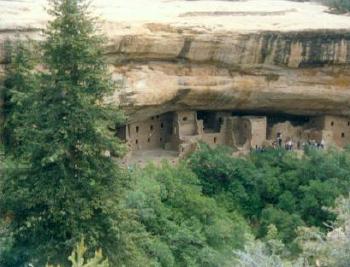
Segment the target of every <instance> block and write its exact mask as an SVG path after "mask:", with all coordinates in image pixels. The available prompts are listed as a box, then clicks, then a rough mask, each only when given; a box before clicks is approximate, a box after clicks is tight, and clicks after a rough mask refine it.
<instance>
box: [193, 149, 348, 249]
mask: <svg viewBox="0 0 350 267" xmlns="http://www.w3.org/2000/svg"><path fill="white" fill-rule="evenodd" d="M188 165H189V166H190V168H191V169H192V171H193V172H194V173H195V174H197V175H198V178H199V179H200V181H201V185H202V186H203V192H204V193H205V194H206V195H208V196H210V197H214V198H215V199H217V201H218V203H220V204H221V205H222V206H224V207H225V208H226V209H227V210H229V211H233V210H238V211H240V212H241V213H242V214H243V215H244V216H245V217H246V218H247V219H248V220H249V221H250V222H251V225H252V226H253V228H254V229H255V232H256V234H257V236H258V237H264V236H265V235H266V234H267V231H268V227H269V225H270V224H274V225H275V226H276V227H277V229H278V238H279V239H281V240H282V241H283V242H285V243H287V244H288V245H291V244H292V243H291V242H292V241H293V239H294V238H295V237H296V229H297V228H298V227H300V226H304V225H308V226H317V227H321V228H322V229H323V230H325V223H326V222H329V221H332V220H334V218H335V216H334V214H333V213H332V212H330V211H329V210H324V209H323V208H322V207H324V206H332V205H333V204H334V200H335V199H336V198H337V197H338V196H339V195H341V194H346V193H347V191H348V188H349V187H350V153H349V152H348V151H345V152H341V151H336V150H329V151H318V150H308V151H306V152H305V155H304V156H298V155H297V154H295V153H290V152H287V151H284V150H271V151H267V152H264V153H252V154H250V155H249V156H247V157H246V158H234V157H232V156H231V153H230V151H228V150H227V149H225V148H217V149H210V148H209V147H208V146H205V145H203V146H202V149H201V150H200V151H198V152H196V153H194V154H193V155H192V156H191V157H190V158H189V160H188Z"/></svg>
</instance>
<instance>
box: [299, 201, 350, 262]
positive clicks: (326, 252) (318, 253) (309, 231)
mask: <svg viewBox="0 0 350 267" xmlns="http://www.w3.org/2000/svg"><path fill="white" fill-rule="evenodd" d="M331 210H332V211H333V212H334V213H335V214H336V215H337V219H336V221H335V223H334V224H333V225H331V230H330V231H329V232H328V233H327V234H326V235H325V234H324V233H322V232H320V231H319V230H318V229H317V228H305V227H304V228H300V229H299V236H298V239H297V240H298V242H299V244H300V247H301V248H302V249H303V252H302V255H301V256H300V257H301V258H304V259H306V260H307V261H308V262H309V263H310V264H311V265H314V264H316V262H317V265H318V266H332V267H347V266H349V262H350V197H349V196H348V197H346V198H345V197H340V198H339V199H337V201H336V205H335V208H332V209H331Z"/></svg>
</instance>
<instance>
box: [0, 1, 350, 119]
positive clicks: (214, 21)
mask: <svg viewBox="0 0 350 267" xmlns="http://www.w3.org/2000/svg"><path fill="white" fill-rule="evenodd" d="M130 2H131V3H130ZM44 5H45V1H37V2H36V3H32V2H31V1H24V2H23V1H11V2H9V1H1V0H0V9H1V10H3V12H2V13H3V14H4V15H3V17H2V18H1V19H0V44H4V42H5V41H6V40H8V39H14V38H16V35H17V34H19V35H20V36H25V35H27V36H29V37H31V38H33V39H36V40H40V39H41V38H42V36H41V34H40V30H41V29H42V28H43V27H44V25H45V23H46V22H47V20H48V19H49V17H48V16H47V15H46V13H45V11H44V10H43V6H44ZM94 11H95V12H96V14H99V15H100V16H101V18H103V19H104V22H103V23H102V29H103V31H104V32H105V33H106V34H107V36H108V38H109V43H108V44H106V57H107V60H108V62H109V63H110V65H111V70H112V71H113V73H114V77H115V79H116V80H121V81H122V84H123V86H122V88H121V89H120V90H119V91H116V94H115V95H114V97H113V101H115V103H118V104H120V105H121V106H122V107H123V108H124V109H125V111H126V112H127V114H128V115H129V116H130V121H136V120H142V119H143V118H146V117H149V116H152V115H154V114H160V113H164V112H167V111H176V110H184V109H192V110H202V109H205V110H236V111H254V112H257V113H259V112H266V113H271V112H277V113H290V114H302V115H322V114H333V115H350V68H349V64H350V17H349V16H344V15H333V14H329V13H327V9H326V7H323V6H321V5H317V4H312V3H296V2H289V1H282V0H281V1H280V0H248V1H244V2H229V1H183V0H179V1H165V0H152V1H149V0H138V1H112V0H99V1H95V4H94ZM0 64H5V61H4V49H1V48H0Z"/></svg>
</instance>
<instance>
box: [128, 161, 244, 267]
mask: <svg viewBox="0 0 350 267" xmlns="http://www.w3.org/2000/svg"><path fill="white" fill-rule="evenodd" d="M133 177H134V181H133V186H132V188H131V189H130V191H129V193H128V194H127V198H126V200H125V203H124V205H125V207H126V208H127V209H133V210H134V211H135V212H136V214H137V216H138V220H139V222H140V223H141V224H142V225H143V226H144V228H145V230H146V231H147V233H148V234H149V235H150V242H149V244H148V254H149V255H150V256H152V255H153V257H154V258H156V259H157V261H158V263H159V264H160V265H161V266H167V267H168V266H169V267H170V266H223V265H224V263H225V262H227V261H229V260H230V259H231V258H232V253H231V252H232V250H233V249H237V248H242V247H243V246H244V244H245V240H246V236H247V233H248V232H249V228H248V226H247V225H246V223H245V221H244V219H243V218H242V217H241V216H239V215H238V214H237V213H233V212H228V211H226V210H225V209H223V208H221V207H219V206H218V204H217V203H216V201H215V200H214V199H213V198H210V197H207V196H205V195H204V194H203V193H202V187H201V185H200V182H199V180H198V178H197V176H196V175H195V174H194V173H193V172H192V171H191V170H189V169H188V168H187V167H186V166H185V165H183V164H180V165H179V166H176V167H172V166H170V165H168V164H163V165H162V166H160V167H155V166H148V167H146V168H145V169H142V170H136V171H135V172H133Z"/></svg>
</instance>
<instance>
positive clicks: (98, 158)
mask: <svg viewBox="0 0 350 267" xmlns="http://www.w3.org/2000/svg"><path fill="white" fill-rule="evenodd" d="M50 2H51V9H50V11H49V12H50V14H51V15H52V16H53V18H54V19H53V21H52V22H50V23H49V25H48V28H47V30H46V32H45V34H46V41H45V42H44V44H43V45H42V55H43V62H42V63H43V66H44V71H43V72H42V73H41V74H40V82H39V83H38V86H37V87H36V88H37V90H33V91H32V92H33V95H32V96H31V98H30V100H31V103H32V106H31V108H30V109H27V110H26V112H27V114H26V117H25V118H27V119H28V121H27V122H26V127H24V129H23V131H21V133H20V135H19V136H18V137H16V139H19V140H24V141H23V142H22V143H21V144H20V147H21V150H22V151H23V152H22V153H21V154H20V155H19V156H17V157H16V158H15V156H14V155H11V154H12V153H10V154H8V158H10V157H13V159H14V160H15V163H16V164H15V166H14V167H12V168H8V169H7V171H6V175H5V177H4V179H3V181H2V182H1V185H2V188H1V194H0V196H1V198H2V199H1V200H0V205H1V206H0V213H1V214H0V216H5V215H6V216H7V217H9V218H11V222H10V224H9V228H8V232H9V233H10V234H9V236H10V237H11V239H12V242H11V246H10V248H9V249H8V250H7V251H5V252H3V253H2V255H0V265H1V266H11V267H15V266H26V264H28V263H32V264H34V266H44V265H45V263H46V262H50V263H53V264H56V263H62V259H66V258H67V256H68V255H69V252H70V251H71V249H72V248H73V246H74V244H75V243H77V242H78V241H79V240H80V239H81V238H82V236H85V239H86V242H87V244H88V245H89V247H91V252H92V251H93V250H94V249H95V248H98V247H101V248H102V249H103V251H104V252H105V253H106V254H107V256H108V258H109V259H110V261H111V263H112V264H114V265H115V264H116V262H118V260H120V258H122V257H123V255H122V253H123V252H121V251H122V248H121V246H120V244H121V243H122V242H123V244H124V247H125V242H127V241H125V240H122V239H123V233H122V232H121V230H120V228H119V223H118V222H120V221H121V220H122V216H123V215H122V213H120V212H119V210H118V209H117V206H118V205H117V198H118V194H119V193H120V186H119V184H120V183H121V181H122V179H121V177H122V175H121V171H120V170H119V169H118V167H117V165H116V163H115V162H114V160H113V159H112V158H111V157H110V156H109V155H108V154H109V153H107V152H108V151H110V152H111V153H114V154H119V153H120V152H121V147H120V146H119V145H118V144H117V143H116V142H115V140H114V138H112V136H111V135H110V134H108V133H107V127H105V126H106V123H111V122H112V121H114V122H115V123H116V122H117V120H118V119H119V118H120V116H119V113H118V110H117V109H115V108H111V107H110V106H108V105H105V104H104V103H105V98H106V97H107V96H108V95H109V94H111V93H112V92H113V90H114V89H115V88H114V84H113V82H112V81H111V78H110V76H109V75H108V72H107V67H106V64H105V62H104V59H103V54H102V49H101V44H102V43H103V41H104V39H103V38H102V37H101V36H99V35H98V34H97V32H98V31H97V29H96V26H95V25H96V23H95V19H94V18H91V16H90V14H89V12H88V5H87V3H86V2H85V1H84V0H52V1H50ZM20 65H21V66H23V64H22V63H20ZM15 72H16V71H15ZM16 81H17V80H16ZM23 86H24V84H21V83H19V84H18V88H19V89H21V90H22V89H23V88H24V87H23ZM18 91H20V90H18ZM17 104H18V103H17ZM13 122H15V121H13ZM9 125H13V124H11V121H10V122H9ZM66 264H67V263H66Z"/></svg>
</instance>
